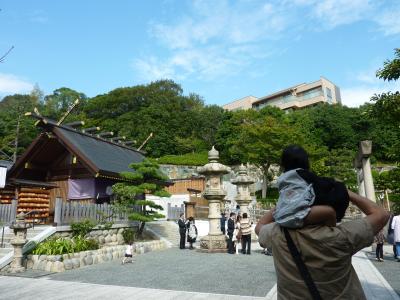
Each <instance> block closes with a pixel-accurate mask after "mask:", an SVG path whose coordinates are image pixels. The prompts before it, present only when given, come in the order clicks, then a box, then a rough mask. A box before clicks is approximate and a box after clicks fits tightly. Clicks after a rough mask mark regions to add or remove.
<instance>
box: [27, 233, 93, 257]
mask: <svg viewBox="0 0 400 300" xmlns="http://www.w3.org/2000/svg"><path fill="white" fill-rule="evenodd" d="M96 249H99V243H98V242H97V241H96V240H94V239H85V238H83V237H82V236H77V237H74V238H72V240H68V239H63V238H50V239H48V240H46V241H44V242H43V243H40V244H38V245H37V246H36V248H35V249H34V250H33V251H32V253H33V254H36V255H61V254H66V253H75V252H81V251H88V250H96Z"/></svg>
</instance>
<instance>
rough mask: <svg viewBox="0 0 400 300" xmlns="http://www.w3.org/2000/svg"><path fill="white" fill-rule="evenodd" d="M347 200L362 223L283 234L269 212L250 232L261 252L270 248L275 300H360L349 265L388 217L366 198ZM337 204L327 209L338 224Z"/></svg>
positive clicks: (341, 204) (360, 291)
mask: <svg viewBox="0 0 400 300" xmlns="http://www.w3.org/2000/svg"><path fill="white" fill-rule="evenodd" d="M307 159H308V157H307ZM347 194H348V199H349V200H350V202H351V203H352V204H354V205H355V206H356V207H358V208H359V209H360V210H361V211H362V212H363V213H364V214H365V215H366V217H365V218H362V219H358V220H353V221H348V222H342V223H340V224H339V225H337V226H336V227H330V226H327V225H325V224H324V223H323V222H321V224H314V225H312V226H308V225H307V224H305V225H306V226H304V227H302V228H296V229H287V228H283V227H281V226H280V225H279V224H278V223H275V222H274V216H273V213H272V211H269V212H267V213H266V214H265V215H264V216H263V217H262V218H261V219H260V221H259V222H258V224H257V226H256V229H255V232H256V234H257V235H258V237H259V243H260V245H261V246H262V247H263V248H267V247H268V248H271V249H272V251H273V254H274V255H273V259H274V265H275V270H276V275H277V294H278V295H277V296H278V299H366V297H365V294H364V291H363V289H362V286H361V283H360V281H359V279H358V277H357V274H356V272H355V270H354V268H353V267H352V264H351V259H352V256H353V255H354V254H355V253H357V252H358V251H359V250H361V249H363V248H365V247H367V246H369V245H371V243H372V242H373V240H374V236H375V235H376V234H377V233H378V232H379V231H380V230H381V229H382V228H383V227H384V225H385V224H386V223H387V221H388V219H389V215H388V213H387V212H386V211H385V210H384V209H382V208H380V207H378V206H377V205H376V203H374V202H372V201H370V200H368V199H367V198H365V197H362V196H360V195H357V194H355V193H353V192H351V191H347ZM331 200H332V201H334V198H332V199H331ZM342 200H345V201H340V200H339V201H334V202H332V203H331V205H330V206H331V207H332V208H333V209H334V211H333V212H334V213H336V217H337V221H338V222H340V221H341V219H342V217H343V212H344V211H346V209H347V206H348V202H347V201H346V199H345V198H344V199H342ZM321 206H323V205H321ZM325 206H326V205H325ZM326 207H328V208H330V207H329V206H326ZM282 212H283V213H284V212H285V211H284V210H283V211H282ZM399 221H400V220H399ZM394 222H395V220H394Z"/></svg>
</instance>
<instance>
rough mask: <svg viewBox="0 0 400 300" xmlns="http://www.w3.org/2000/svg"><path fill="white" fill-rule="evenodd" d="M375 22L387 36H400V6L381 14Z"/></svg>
mask: <svg viewBox="0 0 400 300" xmlns="http://www.w3.org/2000/svg"><path fill="white" fill-rule="evenodd" d="M375 20H376V22H377V23H378V24H379V30H380V31H382V32H383V33H384V34H385V35H396V34H400V5H397V7H393V8H392V9H390V10H389V9H388V10H386V11H384V12H383V13H381V14H379V15H378V16H377V17H376V19H375Z"/></svg>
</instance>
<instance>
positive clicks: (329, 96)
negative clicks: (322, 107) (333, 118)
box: [325, 87, 332, 103]
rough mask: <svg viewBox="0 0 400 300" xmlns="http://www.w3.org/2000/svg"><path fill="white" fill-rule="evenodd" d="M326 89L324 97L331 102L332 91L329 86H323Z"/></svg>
mask: <svg viewBox="0 0 400 300" xmlns="http://www.w3.org/2000/svg"><path fill="white" fill-rule="evenodd" d="M325 90H326V98H327V99H328V102H329V103H332V91H331V89H330V88H328V87H327V88H325Z"/></svg>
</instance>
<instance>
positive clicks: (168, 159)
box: [153, 151, 208, 166]
mask: <svg viewBox="0 0 400 300" xmlns="http://www.w3.org/2000/svg"><path fill="white" fill-rule="evenodd" d="M153 160H154V161H155V162H157V163H158V164H165V165H180V166H203V165H205V164H206V163H208V153H207V152H206V151H205V152H199V153H186V154H183V155H165V156H162V157H160V158H157V159H154V158H153Z"/></svg>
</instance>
